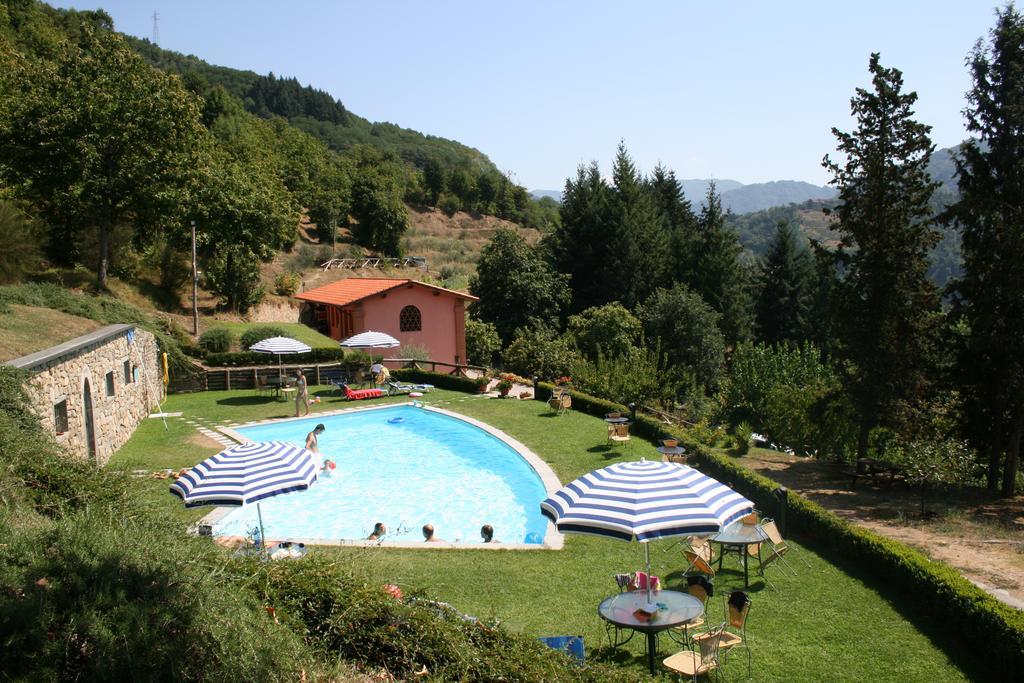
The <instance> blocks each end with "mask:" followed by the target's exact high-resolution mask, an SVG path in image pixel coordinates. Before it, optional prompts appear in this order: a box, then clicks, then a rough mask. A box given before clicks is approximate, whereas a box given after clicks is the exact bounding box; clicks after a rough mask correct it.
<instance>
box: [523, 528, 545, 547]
mask: <svg viewBox="0 0 1024 683" xmlns="http://www.w3.org/2000/svg"><path fill="white" fill-rule="evenodd" d="M523 542H524V543H534V544H540V543H541V542H542V540H541V537H540V534H538V533H537V532H536V531H531V532H530V533H528V534H526V538H524V539H523Z"/></svg>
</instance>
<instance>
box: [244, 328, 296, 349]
mask: <svg viewBox="0 0 1024 683" xmlns="http://www.w3.org/2000/svg"><path fill="white" fill-rule="evenodd" d="M283 336H285V334H284V330H282V329H281V328H280V327H274V326H273V325H260V326H259V327H250V328H249V329H247V330H246V331H245V332H243V333H242V336H241V337H240V338H239V340H238V341H239V343H240V344H241V345H242V348H243V349H245V350H246V351H248V350H249V347H250V346H252V345H253V344H255V343H256V342H261V341H263V340H264V339H270V338H271V337H283Z"/></svg>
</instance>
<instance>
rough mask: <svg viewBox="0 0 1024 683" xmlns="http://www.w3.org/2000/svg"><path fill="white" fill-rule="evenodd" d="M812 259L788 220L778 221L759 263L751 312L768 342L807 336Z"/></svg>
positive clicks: (796, 340) (806, 337)
mask: <svg viewBox="0 0 1024 683" xmlns="http://www.w3.org/2000/svg"><path fill="white" fill-rule="evenodd" d="M814 277H815V273H814V259H813V257H812V256H811V253H810V252H809V251H808V250H807V248H806V247H805V246H804V245H802V244H801V243H800V237H799V235H798V234H797V231H796V229H795V228H794V227H793V226H792V224H790V223H779V226H778V229H777V230H776V232H775V239H774V240H773V241H772V244H771V246H770V247H769V249H768V255H767V257H766V258H765V260H764V263H763V264H762V266H761V273H760V283H759V285H760V292H759V293H758V298H757V304H756V306H755V313H756V317H757V327H758V332H759V336H760V338H761V339H762V340H764V341H766V342H768V343H769V344H775V343H778V342H783V341H792V342H796V343H800V342H802V341H804V340H806V339H809V338H810V336H811V334H812V328H813V323H812V319H811V307H812V305H813V295H814Z"/></svg>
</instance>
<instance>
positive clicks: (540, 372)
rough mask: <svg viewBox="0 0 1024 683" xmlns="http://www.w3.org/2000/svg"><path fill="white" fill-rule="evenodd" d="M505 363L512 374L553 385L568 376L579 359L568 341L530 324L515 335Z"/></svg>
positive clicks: (535, 322)
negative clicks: (556, 380)
mask: <svg viewBox="0 0 1024 683" xmlns="http://www.w3.org/2000/svg"><path fill="white" fill-rule="evenodd" d="M502 359H503V360H504V361H505V367H506V368H508V369H509V370H511V371H512V372H515V373H518V374H520V375H524V376H526V377H529V376H531V375H537V376H538V377H540V378H541V379H544V380H548V381H551V380H554V379H555V378H556V377H563V376H566V375H569V374H570V373H571V372H572V368H573V365H574V364H575V363H576V361H577V359H578V355H577V353H576V349H575V348H573V345H572V340H571V339H569V337H567V336H565V335H564V334H559V333H558V330H556V329H555V328H553V327H550V326H548V325H545V324H543V323H541V322H540V321H538V320H531V321H530V322H529V323H528V324H527V325H524V326H523V327H520V328H519V329H517V330H516V331H515V335H514V337H513V339H512V343H511V344H509V345H508V348H507V349H505V353H504V354H503V358H502Z"/></svg>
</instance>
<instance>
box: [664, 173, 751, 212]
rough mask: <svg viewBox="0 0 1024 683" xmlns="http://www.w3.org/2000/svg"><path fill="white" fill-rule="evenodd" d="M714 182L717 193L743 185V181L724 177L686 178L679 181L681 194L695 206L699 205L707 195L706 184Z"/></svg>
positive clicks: (736, 188)
mask: <svg viewBox="0 0 1024 683" xmlns="http://www.w3.org/2000/svg"><path fill="white" fill-rule="evenodd" d="M712 182H714V183H715V190H716V191H717V192H718V194H723V193H725V192H729V191H730V190H738V189H739V188H741V187H743V183H741V182H737V181H735V180H725V179H718V178H716V179H714V180H712V179H710V178H690V179H688V180H680V181H679V183H680V184H681V185H682V186H683V194H685V195H686V198H687V199H689V200H690V203H691V204H693V205H694V206H695V207H696V206H700V205H701V204H703V203H704V198H705V197H707V196H708V186H709V185H711V183H712Z"/></svg>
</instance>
